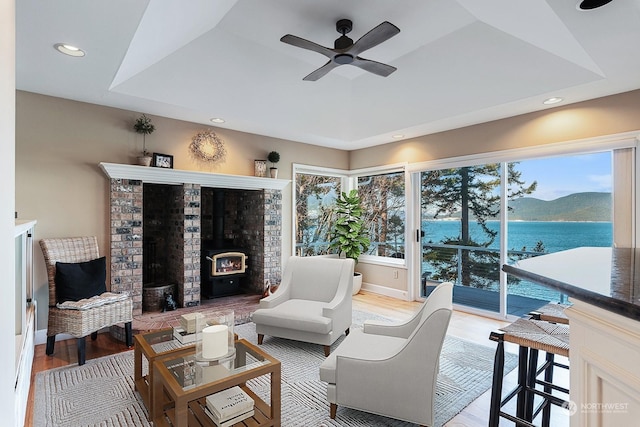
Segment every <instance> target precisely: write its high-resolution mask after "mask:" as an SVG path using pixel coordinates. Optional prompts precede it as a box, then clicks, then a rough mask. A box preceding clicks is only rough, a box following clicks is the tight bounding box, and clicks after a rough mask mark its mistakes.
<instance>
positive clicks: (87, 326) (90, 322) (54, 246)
mask: <svg viewBox="0 0 640 427" xmlns="http://www.w3.org/2000/svg"><path fill="white" fill-rule="evenodd" d="M40 247H41V248H42V253H43V255H44V260H45V265H46V267H47V276H48V279H49V322H48V326H47V348H46V353H47V355H49V356H50V355H52V354H53V349H54V345H55V341H56V335H57V334H69V335H72V336H74V337H76V339H77V346H78V365H83V364H84V363H85V337H86V336H87V335H90V334H91V339H92V340H95V339H96V338H97V336H98V331H99V330H100V329H102V328H105V327H108V326H112V325H115V324H118V323H124V325H125V333H126V343H127V346H129V347H130V346H132V337H131V332H132V331H131V321H132V319H133V301H132V299H131V297H129V298H126V299H124V300H120V301H116V302H110V303H106V304H103V305H99V306H97V307H94V308H88V309H80V310H78V309H75V310H73V309H60V308H58V307H57V306H56V299H57V298H56V282H55V278H56V262H58V261H60V262H66V263H79V262H85V261H91V260H94V259H96V258H98V257H99V254H98V240H97V238H96V237H94V236H92V237H70V238H55V239H42V240H40ZM98 299H99V298H98Z"/></svg>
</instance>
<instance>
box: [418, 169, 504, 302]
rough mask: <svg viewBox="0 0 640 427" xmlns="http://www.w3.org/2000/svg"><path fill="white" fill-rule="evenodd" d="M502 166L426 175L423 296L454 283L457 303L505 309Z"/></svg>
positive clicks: (423, 179) (423, 181) (422, 178)
mask: <svg viewBox="0 0 640 427" xmlns="http://www.w3.org/2000/svg"><path fill="white" fill-rule="evenodd" d="M500 168H501V165H500V164H497V163H494V164H485V165H476V166H464V167H460V168H448V169H439V170H434V171H425V172H422V173H421V175H420V197H421V205H420V206H421V211H420V218H421V233H422V237H421V248H422V265H421V275H420V277H421V280H422V290H421V293H422V295H423V296H426V295H428V294H429V292H430V291H431V289H432V288H433V286H435V284H437V283H439V282H442V281H451V282H453V283H454V285H455V287H454V293H453V295H454V303H456V304H461V305H465V306H469V307H473V308H477V309H481V310H487V311H493V312H499V311H500V243H499V242H500V223H499V214H500V203H499V202H500Z"/></svg>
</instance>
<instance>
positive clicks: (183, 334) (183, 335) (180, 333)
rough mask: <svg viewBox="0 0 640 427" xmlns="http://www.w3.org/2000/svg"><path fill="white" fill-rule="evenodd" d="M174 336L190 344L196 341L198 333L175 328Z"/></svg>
mask: <svg viewBox="0 0 640 427" xmlns="http://www.w3.org/2000/svg"><path fill="white" fill-rule="evenodd" d="M173 337H174V338H175V339H177V340H178V341H180V342H181V343H182V344H190V343H194V342H196V333H195V332H193V333H188V332H187V331H185V330H184V329H182V328H173Z"/></svg>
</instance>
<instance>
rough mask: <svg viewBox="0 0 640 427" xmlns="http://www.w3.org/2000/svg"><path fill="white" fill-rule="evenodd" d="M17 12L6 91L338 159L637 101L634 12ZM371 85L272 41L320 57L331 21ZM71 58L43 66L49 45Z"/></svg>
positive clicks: (400, 0) (217, 5)
mask: <svg viewBox="0 0 640 427" xmlns="http://www.w3.org/2000/svg"><path fill="white" fill-rule="evenodd" d="M577 2H578V0H547V1H543V0H538V1H532V0H483V1H478V0H429V1H425V0H396V1H393V2H391V1H388V0H351V1H344V0H323V1H311V0H304V1H303V0H216V1H212V0H188V1H178V0H174V1H167V0H150V1H147V0H109V1H99V0H56V1H43V0H20V1H16V9H17V22H16V27H17V29H16V33H17V36H16V37H17V53H16V63H17V65H16V69H17V70H16V71H17V77H16V86H17V88H18V89H20V90H25V91H30V92H36V93H41V94H46V95H52V96H57V97H62V98H68V99H74V100H78V101H84V102H90V103H95V104H100V105H106V106H112V107H118V108H124V109H128V110H133V111H138V112H141V113H147V114H152V115H159V116H165V117H171V118H176V119H180V120H187V121H191V122H196V123H202V124H207V125H212V123H211V122H210V121H209V120H210V119H211V118H212V117H221V118H224V119H225V120H226V122H225V123H224V124H222V125H216V126H219V127H225V128H229V129H235V130H239V131H244V132H250V133H256V134H262V135H268V136H273V137H277V138H285V139H291V140H295V141H300V142H304V143H309V144H316V145H321V146H327V147H333V148H339V149H345V150H351V149H358V148H363V147H367V146H373V145H377V144H383V143H387V142H391V141H393V140H394V139H393V138H392V135H394V134H403V135H404V137H405V138H411V137H415V136H419V135H424V134H428V133H433V132H438V131H443V130H447V129H452V128H457V127H461V126H466V125H470V124H474V123H480V122H485V121H489V120H495V119H499V118H504V117H509V116H514V115H517V114H522V113H527V112H531V111H536V110H541V109H544V108H551V107H548V106H544V105H543V104H542V101H543V100H544V99H546V98H548V97H551V96H561V97H563V98H565V102H564V104H559V105H565V104H567V103H573V102H578V101H583V100H587V99H592V98H597V97H601V96H606V95H610V94H614V93H620V92H625V91H629V90H633V89H638V88H640V46H639V43H640V0H613V1H612V2H611V3H609V4H607V5H606V6H603V7H601V8H599V9H595V10H591V11H580V10H578V9H577V7H576V4H577ZM341 18H348V19H351V20H352V21H353V31H352V32H351V33H350V34H349V36H350V37H351V38H352V39H354V40H357V39H358V38H360V37H361V36H362V35H364V34H365V33H366V32H368V31H369V30H370V29H372V28H373V27H375V26H377V25H378V24H380V23H381V22H383V21H389V22H391V23H393V24H394V25H396V26H397V27H399V28H400V30H401V32H400V34H398V35H397V36H395V37H393V38H391V39H389V40H387V41H386V42H384V43H383V44H381V45H379V46H376V47H374V48H372V49H370V50H367V51H365V52H364V53H362V54H361V55H360V56H362V57H364V58H367V59H372V60H375V61H378V62H383V63H387V64H390V65H393V66H395V67H397V68H398V70H397V71H396V72H395V73H393V74H391V75H390V76H389V77H386V78H384V77H379V76H376V75H373V74H370V73H367V72H365V71H362V70H360V69H358V68H356V67H353V66H349V65H345V66H341V67H339V68H337V69H335V70H333V71H331V72H330V73H329V74H328V75H326V76H325V77H323V78H321V79H320V80H318V81H317V82H307V81H303V80H302V78H303V77H304V76H306V75H307V74H309V73H310V72H311V71H313V70H315V69H316V68H318V67H320V66H322V65H323V64H324V63H325V62H326V61H327V58H326V57H324V56H322V55H320V54H318V53H315V52H310V51H307V50H303V49H300V48H296V47H293V46H291V45H287V44H285V43H282V42H280V37H282V36H283V35H285V34H294V35H296V36H299V37H302V38H305V39H308V40H311V41H314V42H316V43H318V44H321V45H323V46H327V47H333V42H334V40H335V39H336V38H338V36H339V35H340V34H339V33H338V32H337V31H336V29H335V23H336V21H337V20H338V19H341ZM59 42H61V43H68V44H72V45H76V46H78V47H81V48H82V49H84V50H85V51H86V52H87V53H86V56H85V57H84V58H73V57H68V56H65V55H62V54H60V53H58V52H57V51H56V50H55V49H54V48H53V45H54V44H55V43H59Z"/></svg>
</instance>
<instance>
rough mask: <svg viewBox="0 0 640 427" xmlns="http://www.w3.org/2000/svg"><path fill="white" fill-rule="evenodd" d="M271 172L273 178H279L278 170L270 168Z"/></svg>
mask: <svg viewBox="0 0 640 427" xmlns="http://www.w3.org/2000/svg"><path fill="white" fill-rule="evenodd" d="M269 172H270V173H271V178H277V177H278V168H270V169H269Z"/></svg>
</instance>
